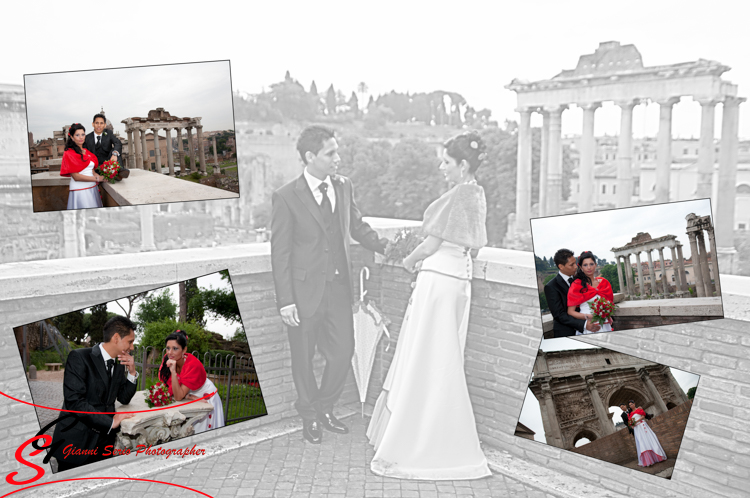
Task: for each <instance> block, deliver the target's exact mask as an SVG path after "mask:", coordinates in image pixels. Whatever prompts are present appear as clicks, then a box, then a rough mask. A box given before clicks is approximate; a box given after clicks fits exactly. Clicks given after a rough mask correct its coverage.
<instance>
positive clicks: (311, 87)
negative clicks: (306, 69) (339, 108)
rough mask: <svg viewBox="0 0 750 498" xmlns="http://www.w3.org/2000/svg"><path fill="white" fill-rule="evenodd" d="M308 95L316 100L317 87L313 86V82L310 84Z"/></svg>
mask: <svg viewBox="0 0 750 498" xmlns="http://www.w3.org/2000/svg"><path fill="white" fill-rule="evenodd" d="M310 95H311V96H313V97H315V98H316V99H317V98H318V85H316V84H315V80H313V81H312V83H310Z"/></svg>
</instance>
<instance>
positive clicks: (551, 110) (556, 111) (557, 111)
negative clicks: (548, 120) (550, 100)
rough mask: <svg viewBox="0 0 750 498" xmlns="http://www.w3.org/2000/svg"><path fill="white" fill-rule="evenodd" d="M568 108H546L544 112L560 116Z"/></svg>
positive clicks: (561, 106) (563, 106)
mask: <svg viewBox="0 0 750 498" xmlns="http://www.w3.org/2000/svg"><path fill="white" fill-rule="evenodd" d="M567 108H568V104H562V105H552V106H544V108H543V109H544V110H545V111H546V112H547V113H548V114H551V115H554V114H557V115H558V116H559V115H560V114H562V112H563V111H564V110H565V109H567Z"/></svg>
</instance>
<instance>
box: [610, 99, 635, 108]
mask: <svg viewBox="0 0 750 498" xmlns="http://www.w3.org/2000/svg"><path fill="white" fill-rule="evenodd" d="M640 104H641V99H627V100H615V105H617V106H618V107H621V108H623V109H629V110H632V109H633V108H634V107H635V106H637V105H640Z"/></svg>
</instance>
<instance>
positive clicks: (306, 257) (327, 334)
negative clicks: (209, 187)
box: [271, 126, 387, 444]
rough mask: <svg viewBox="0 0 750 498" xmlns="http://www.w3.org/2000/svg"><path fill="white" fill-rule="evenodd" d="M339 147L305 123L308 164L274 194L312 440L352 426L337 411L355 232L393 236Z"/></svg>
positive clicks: (276, 242) (303, 407)
mask: <svg viewBox="0 0 750 498" xmlns="http://www.w3.org/2000/svg"><path fill="white" fill-rule="evenodd" d="M337 149H338V144H337V143H336V138H335V136H334V132H333V130H331V129H329V128H326V127H324V126H310V127H308V128H306V129H305V130H303V131H302V134H301V135H300V137H299V140H298V142H297V150H298V152H299V154H300V156H301V157H302V161H303V163H304V164H305V170H304V172H303V173H302V175H300V176H299V177H298V178H296V179H294V180H292V181H291V182H289V183H287V184H286V185H284V186H283V187H281V188H279V189H278V190H277V191H276V192H274V193H273V197H272V203H273V208H272V216H271V264H272V267H273V279H274V285H275V288H276V304H277V307H278V308H279V312H280V313H281V319H282V321H283V322H284V323H285V324H286V325H287V333H288V335H289V345H290V350H291V357H292V379H293V380H294V385H295V387H296V389H297V395H298V399H297V402H296V403H295V408H296V409H297V411H298V412H299V414H300V416H301V417H302V420H303V430H302V435H303V436H304V438H305V439H307V440H308V441H310V442H311V443H314V444H317V443H320V441H321V439H322V433H321V426H322V427H323V428H325V429H326V430H329V431H331V432H337V433H340V434H345V433H347V432H349V429H348V428H347V427H346V426H345V425H344V424H343V423H341V421H339V420H338V419H337V418H336V417H334V415H333V406H334V404H335V403H336V401H337V400H338V398H339V396H340V395H341V392H342V391H343V389H344V383H345V381H346V376H347V373H348V372H349V368H350V367H351V359H352V355H353V354H354V325H353V319H352V306H351V305H352V300H353V296H352V280H351V259H350V255H349V236H350V235H351V237H352V238H353V239H354V240H356V241H358V242H359V243H361V244H362V245H363V246H364V247H366V248H367V249H370V250H372V251H376V252H380V253H383V252H384V251H385V246H386V242H387V241H386V240H385V239H381V238H380V237H379V236H378V234H377V233H376V232H375V231H374V230H373V229H372V228H371V227H370V225H368V224H367V223H365V222H364V221H362V215H361V214H360V212H359V209H357V205H356V204H355V202H354V197H353V193H352V182H351V181H350V180H349V179H348V178H345V177H343V176H338V175H336V171H337V169H338V164H339V162H340V161H341V158H340V157H339V154H338V152H337ZM316 347H317V349H318V351H320V353H321V354H322V355H323V357H324V358H325V360H326V366H325V371H324V372H323V377H322V379H321V382H320V387H318V383H317V381H316V379H315V373H314V371H313V364H312V360H313V356H314V355H315V348H316Z"/></svg>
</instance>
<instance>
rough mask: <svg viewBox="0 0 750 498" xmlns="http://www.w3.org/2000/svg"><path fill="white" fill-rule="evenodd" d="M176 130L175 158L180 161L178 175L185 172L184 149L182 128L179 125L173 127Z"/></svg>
mask: <svg viewBox="0 0 750 498" xmlns="http://www.w3.org/2000/svg"><path fill="white" fill-rule="evenodd" d="M175 129H176V130H177V136H176V137H175V138H176V139H177V140H176V141H177V160H178V161H180V175H184V174H185V171H186V169H185V149H184V147H183V146H182V128H180V127H179V126H178V127H177V128H175Z"/></svg>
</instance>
